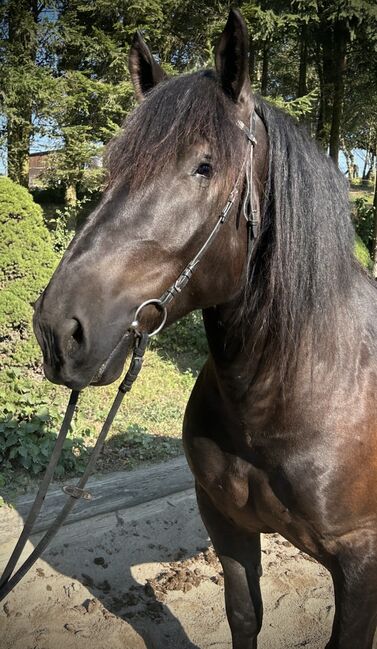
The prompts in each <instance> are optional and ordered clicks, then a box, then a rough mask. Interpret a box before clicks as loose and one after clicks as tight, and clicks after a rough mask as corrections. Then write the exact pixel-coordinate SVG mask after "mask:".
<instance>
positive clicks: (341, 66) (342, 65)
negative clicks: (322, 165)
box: [330, 22, 348, 165]
mask: <svg viewBox="0 0 377 649" xmlns="http://www.w3.org/2000/svg"><path fill="white" fill-rule="evenodd" d="M347 41H348V29H347V26H346V24H345V23H344V22H338V23H336V25H335V27H334V100H333V106H332V119H331V132H330V158H332V159H333V160H334V162H335V164H336V165H337V164H338V158H339V148H340V129H341V124H342V115H343V99H344V74H345V71H346V49H347Z"/></svg>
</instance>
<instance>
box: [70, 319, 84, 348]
mask: <svg viewBox="0 0 377 649" xmlns="http://www.w3.org/2000/svg"><path fill="white" fill-rule="evenodd" d="M73 320H74V321H75V323H76V328H75V329H74V331H73V332H72V334H71V336H72V338H73V340H75V341H76V343H77V344H78V345H82V343H83V342H84V329H83V328H82V324H81V322H80V320H77V318H73Z"/></svg>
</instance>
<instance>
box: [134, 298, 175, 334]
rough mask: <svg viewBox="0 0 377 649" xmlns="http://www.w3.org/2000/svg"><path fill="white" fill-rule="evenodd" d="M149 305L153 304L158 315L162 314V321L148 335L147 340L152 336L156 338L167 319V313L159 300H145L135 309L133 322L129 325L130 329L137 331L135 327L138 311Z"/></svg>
mask: <svg viewBox="0 0 377 649" xmlns="http://www.w3.org/2000/svg"><path fill="white" fill-rule="evenodd" d="M150 304H153V305H154V306H155V307H156V309H157V310H158V311H160V313H162V321H161V323H160V325H159V326H158V327H157V328H156V329H155V330H154V331H152V333H150V334H149V338H152V337H153V336H156V335H157V334H158V333H160V331H161V330H162V329H163V328H164V326H165V323H166V320H167V317H168V312H167V310H166V306H165V304H163V303H162V302H161V300H159V299H158V298H152V299H151V300H145V302H143V303H142V304H140V306H139V307H138V308H137V309H136V313H135V317H134V320H133V322H132V324H131V327H132V329H137V327H138V325H139V320H138V317H139V314H140V311H142V310H143V309H144V307H146V306H149V305H150Z"/></svg>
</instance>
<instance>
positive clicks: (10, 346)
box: [0, 177, 58, 367]
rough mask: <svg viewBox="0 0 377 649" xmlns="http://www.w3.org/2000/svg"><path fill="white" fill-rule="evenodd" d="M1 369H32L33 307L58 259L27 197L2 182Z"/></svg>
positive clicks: (11, 184)
mask: <svg viewBox="0 0 377 649" xmlns="http://www.w3.org/2000/svg"><path fill="white" fill-rule="evenodd" d="M0 257H1V260H2V263H1V268H0V289H1V291H0V366H1V367H7V366H13V367H14V366H20V365H22V366H24V367H25V366H29V367H31V366H33V365H34V363H35V361H36V359H37V358H39V355H40V353H39V351H38V348H37V346H36V344H35V342H34V339H33V336H32V324H31V321H32V314H33V308H32V303H33V302H34V301H35V300H36V299H37V297H38V296H39V294H40V292H41V291H42V289H43V288H44V287H45V286H46V284H47V283H48V281H49V279H50V277H51V274H52V272H53V270H54V269H55V266H56V264H57V261H58V258H57V256H56V255H55V254H54V252H53V250H52V246H51V239H50V236H49V233H48V231H47V229H46V227H45V225H44V222H43V215H42V210H41V208H40V207H39V205H36V203H34V201H33V199H32V197H31V196H30V194H29V192H28V191H27V190H26V189H24V188H23V187H20V186H18V185H17V184H16V183H14V182H13V181H11V180H10V179H9V178H4V177H0Z"/></svg>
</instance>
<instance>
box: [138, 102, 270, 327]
mask: <svg viewBox="0 0 377 649" xmlns="http://www.w3.org/2000/svg"><path fill="white" fill-rule="evenodd" d="M236 124H237V126H238V128H240V129H241V131H242V132H243V133H244V134H245V135H246V137H247V139H248V141H249V142H250V145H251V146H250V149H249V150H248V152H247V155H246V156H245V158H244V161H243V164H242V166H241V169H240V171H239V173H238V176H237V179H236V181H235V183H234V185H233V189H232V191H231V192H230V194H229V196H228V198H227V201H226V203H225V205H224V208H223V209H222V210H221V212H220V215H219V216H218V219H217V222H216V224H215V225H214V227H213V228H212V230H211V232H210V234H209V235H208V237H207V239H206V240H205V242H204V243H203V245H202V246H201V248H200V250H199V251H198V252H197V253H196V255H195V257H193V259H191V261H190V262H189V263H188V264H187V266H186V267H185V268H184V269H183V271H182V272H181V273H180V275H178V277H177V279H176V280H175V282H174V283H173V284H172V285H171V286H169V288H167V289H166V291H165V292H164V293H163V294H162V295H161V297H159V298H151V299H149V300H146V301H145V302H143V303H142V304H140V306H139V307H138V308H137V309H136V313H135V316H134V320H133V322H132V324H131V329H132V330H134V331H138V326H139V320H138V318H139V316H140V313H141V311H142V310H143V309H144V308H145V307H147V306H151V305H153V306H155V307H156V309H157V310H158V311H160V312H161V313H162V318H161V322H160V324H159V326H158V327H157V328H156V329H155V330H154V331H152V333H150V334H149V337H150V338H151V337H152V336H155V335H156V334H158V333H160V331H161V330H162V329H163V328H164V326H165V323H166V320H167V317H168V312H167V309H166V307H167V306H168V305H169V304H171V302H173V300H174V299H175V298H176V297H177V295H179V294H180V293H181V291H182V290H183V289H184V288H185V286H186V285H187V284H188V282H189V281H190V279H191V277H192V275H193V273H194V271H195V270H196V268H197V267H198V265H199V263H200V262H201V260H202V258H203V257H204V255H205V253H206V252H207V250H208V248H209V247H210V246H211V244H212V242H213V241H214V240H215V238H216V236H217V235H218V233H219V231H220V229H221V226H222V225H224V223H226V222H227V221H228V219H229V215H230V212H231V209H232V207H233V204H234V202H235V200H236V198H237V195H238V194H239V185H240V182H241V180H242V178H243V177H244V174H245V173H246V177H247V187H246V190H245V197H244V201H243V213H244V216H245V218H246V222H247V231H248V237H247V239H248V244H247V246H248V259H247V267H248V266H249V262H250V256H251V253H252V244H253V241H254V240H255V239H256V238H257V237H258V231H259V219H258V218H257V214H258V212H257V210H256V208H255V204H254V201H253V195H252V192H253V183H252V176H253V157H254V146H255V145H256V143H257V140H256V138H255V129H256V118H255V111H254V110H253V112H252V114H251V118H250V128H248V127H247V126H246V125H245V124H244V123H243V122H242V121H241V120H236Z"/></svg>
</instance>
